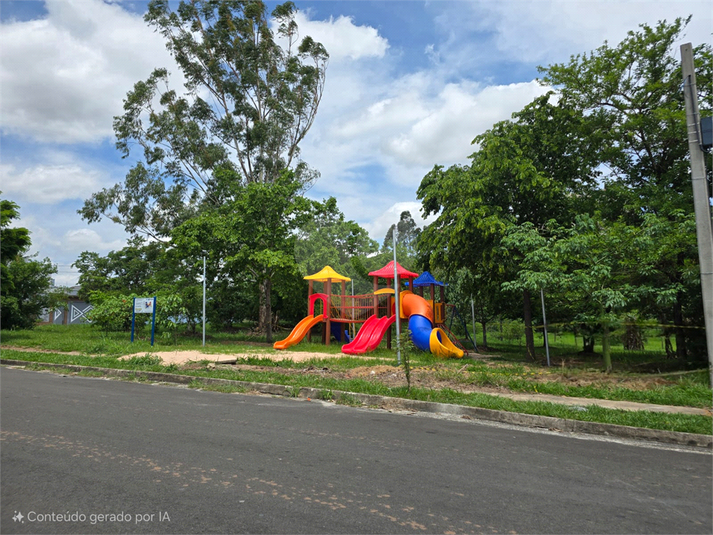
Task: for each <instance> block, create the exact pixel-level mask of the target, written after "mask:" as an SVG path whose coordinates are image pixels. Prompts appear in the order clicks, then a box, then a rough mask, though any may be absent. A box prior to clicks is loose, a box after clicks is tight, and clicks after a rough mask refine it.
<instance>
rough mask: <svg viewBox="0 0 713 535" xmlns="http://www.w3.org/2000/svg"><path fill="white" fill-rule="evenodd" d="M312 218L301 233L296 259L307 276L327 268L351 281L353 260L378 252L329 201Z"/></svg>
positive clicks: (366, 235) (296, 246)
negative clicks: (347, 277) (349, 278)
mask: <svg viewBox="0 0 713 535" xmlns="http://www.w3.org/2000/svg"><path fill="white" fill-rule="evenodd" d="M313 209H314V212H313V215H312V217H310V218H309V219H308V220H307V222H306V223H305V224H304V225H303V226H302V227H301V228H300V229H299V232H298V234H297V238H298V239H297V243H296V245H295V257H296V258H297V262H298V264H299V265H300V268H301V272H302V273H303V274H304V275H311V274H312V273H316V272H318V271H319V270H320V269H322V268H323V267H324V266H326V265H330V266H332V267H333V268H334V269H335V270H336V271H337V272H338V273H341V274H343V275H346V276H349V277H351V275H352V274H354V268H353V266H352V263H351V259H352V258H354V257H359V256H366V255H369V254H372V253H375V252H377V250H378V245H377V243H376V242H375V241H374V240H372V239H371V238H369V234H368V233H367V232H366V230H364V229H363V228H362V227H361V226H359V225H358V224H357V223H356V222H354V221H349V220H347V219H345V217H344V214H343V213H342V212H341V210H339V208H338V207H337V200H336V199H335V198H334V197H330V198H329V199H327V200H325V201H324V202H322V203H315V204H314V205H313Z"/></svg>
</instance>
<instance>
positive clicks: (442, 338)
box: [273, 261, 465, 358]
mask: <svg viewBox="0 0 713 535" xmlns="http://www.w3.org/2000/svg"><path fill="white" fill-rule="evenodd" d="M396 270H397V274H398V281H399V288H398V291H399V313H398V315H397V314H396V310H395V308H396V307H395V299H394V295H395V292H396V291H397V288H395V287H394V286H395V285H394V262H393V261H392V262H389V263H388V264H387V265H385V266H384V267H383V268H381V269H379V270H377V271H372V272H371V273H369V275H370V276H372V277H373V279H374V292H373V293H371V294H366V295H346V291H345V290H346V283H347V282H349V281H350V280H351V279H350V278H349V277H345V276H343V275H340V274H339V273H337V272H336V271H335V270H334V269H332V268H331V267H330V266H325V267H324V268H323V269H322V270H321V271H319V272H318V273H315V274H314V275H308V276H307V277H305V280H307V281H309V290H308V315H307V316H306V317H305V318H304V319H302V320H301V321H300V322H299V323H298V324H297V325H296V326H295V328H294V329H293V330H292V332H291V333H290V334H289V335H288V336H287V338H285V339H284V340H280V341H279V342H275V344H274V345H273V347H274V348H275V349H287V348H288V347H290V346H292V345H294V344H297V343H299V342H300V341H301V340H302V339H304V337H305V336H308V337H310V338H309V339H311V335H312V328H313V327H314V326H316V325H319V324H323V327H324V328H323V329H322V339H323V342H324V343H325V344H326V345H329V343H330V339H331V336H332V335H334V337H335V338H336V339H337V340H338V341H340V342H344V341H346V342H348V343H346V344H344V345H343V346H342V352H343V353H346V354H352V355H355V354H363V353H366V352H368V351H372V350H374V349H376V348H377V347H378V346H379V344H380V343H381V341H382V339H383V338H384V336H385V335H386V345H387V347H388V348H391V338H392V335H391V326H392V325H393V324H394V323H395V322H396V320H397V318H399V319H400V320H407V321H408V328H409V333H410V336H411V340H412V341H413V343H414V345H415V346H416V347H417V348H418V349H420V350H422V351H430V352H431V353H433V354H434V355H437V356H439V357H442V358H449V357H455V358H462V357H463V355H464V354H465V352H464V350H463V349H462V347H463V346H462V345H461V344H460V343H459V342H458V340H457V339H456V338H455V336H454V335H453V334H452V333H450V331H449V330H448V329H447V327H446V326H445V307H446V304H445V302H444V301H445V300H444V294H443V283H440V282H438V281H436V280H435V279H434V278H433V277H432V276H431V275H430V273H428V272H425V273H424V274H422V275H421V277H419V275H418V274H417V273H413V272H411V271H408V270H406V269H404V268H403V267H402V266H401V265H399V264H398V262H397V263H396ZM379 279H386V280H387V281H391V287H386V288H379ZM315 282H321V283H322V284H323V292H322V293H315V292H314V283H315ZM335 283H338V284H339V287H340V290H341V292H340V293H338V294H336V295H335V294H333V293H332V292H333V288H334V285H335ZM402 285H406V286H408V288H413V289H416V288H418V291H420V293H421V295H417V294H416V293H414V292H413V291H412V290H410V289H404V290H402V289H401V286H402ZM436 286H440V288H441V292H440V300H437V298H436V296H435V287H436ZM426 287H430V290H431V292H430V299H429V300H427V299H425V298H424V297H423V290H424V288H426ZM320 305H321V313H316V312H318V308H319V307H320ZM434 310H435V313H434ZM360 323H361V324H362V326H361V328H360V329H359V331H358V333H357V335H356V336H355V337H354V339H353V340H351V339H350V337H349V335H348V333H347V330H346V329H345V327H348V326H350V325H354V327H356V324H360ZM446 331H448V332H446ZM449 334H450V336H451V337H452V339H453V340H451V338H449ZM456 344H457V345H460V348H459V347H457V345H456Z"/></svg>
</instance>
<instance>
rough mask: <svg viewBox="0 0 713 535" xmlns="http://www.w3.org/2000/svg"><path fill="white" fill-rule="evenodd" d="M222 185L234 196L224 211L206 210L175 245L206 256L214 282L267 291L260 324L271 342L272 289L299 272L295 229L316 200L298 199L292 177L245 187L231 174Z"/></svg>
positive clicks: (176, 235)
mask: <svg viewBox="0 0 713 535" xmlns="http://www.w3.org/2000/svg"><path fill="white" fill-rule="evenodd" d="M219 180H220V181H221V183H222V184H223V186H224V187H225V188H227V189H228V190H230V191H232V194H230V195H228V193H227V191H226V192H225V195H226V201H225V202H224V203H222V204H221V205H220V206H216V207H214V208H213V209H210V210H208V209H205V210H203V211H202V212H201V213H200V214H199V215H198V216H196V217H193V218H191V219H189V220H188V221H186V222H185V223H183V224H182V225H180V226H179V227H177V228H176V229H174V231H173V233H172V235H171V238H172V240H171V241H172V244H173V246H174V247H175V248H176V249H177V250H178V251H181V254H182V255H183V256H185V257H187V258H190V257H192V258H201V257H203V256H206V257H207V259H208V264H209V266H210V277H211V278H212V279H220V280H223V281H231V282H232V283H233V284H240V283H241V282H243V281H248V282H250V283H252V284H253V286H254V287H260V288H261V289H262V290H264V291H261V292H260V318H259V321H260V325H261V326H264V327H265V331H264V332H265V334H266V336H267V340H268V342H270V341H272V302H271V299H270V297H271V289H272V285H273V283H274V282H275V280H276V279H279V277H284V276H288V274H290V273H292V272H297V270H298V266H297V263H296V261H295V255H294V247H295V241H296V239H297V237H296V230H297V229H298V228H299V227H300V226H301V225H303V224H304V223H305V221H306V220H307V219H308V218H309V217H310V216H311V211H312V201H309V200H307V199H306V198H305V197H303V196H301V195H300V194H299V192H300V188H301V183H300V181H299V180H297V179H295V178H294V176H293V175H292V173H290V172H285V173H283V176H282V177H280V178H279V179H277V180H276V181H275V182H274V183H272V184H265V183H260V182H252V183H249V184H245V185H242V184H240V182H239V181H236V180H233V179H232V177H231V176H230V173H228V172H226V173H225V174H224V175H221V176H220V177H219ZM228 196H229V197H230V199H231V200H230V201H229V202H228V200H227V198H228ZM263 314H264V315H263Z"/></svg>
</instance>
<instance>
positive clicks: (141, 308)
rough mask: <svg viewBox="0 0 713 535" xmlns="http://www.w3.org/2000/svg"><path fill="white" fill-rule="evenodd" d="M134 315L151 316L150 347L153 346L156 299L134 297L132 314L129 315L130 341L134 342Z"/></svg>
mask: <svg viewBox="0 0 713 535" xmlns="http://www.w3.org/2000/svg"><path fill="white" fill-rule="evenodd" d="M136 314H151V315H152V317H151V345H152V346H153V340H154V333H155V332H156V298H155V297H134V312H133V314H132V315H131V341H132V342H133V341H134V327H135V325H136Z"/></svg>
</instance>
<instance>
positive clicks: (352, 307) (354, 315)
mask: <svg viewBox="0 0 713 535" xmlns="http://www.w3.org/2000/svg"><path fill="white" fill-rule="evenodd" d="M374 297H375V296H374V295H354V296H352V295H345V296H341V295H333V296H332V297H331V300H330V307H329V312H330V317H331V318H332V319H335V320H341V321H345V322H350V323H362V322H364V321H366V320H367V319H368V318H369V316H371V315H373V314H374V313H377V314H378V315H379V316H380V317H381V316H385V315H386V300H385V299H384V298H383V297H382V298H377V301H376V303H377V306H376V311H375V308H374Z"/></svg>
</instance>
